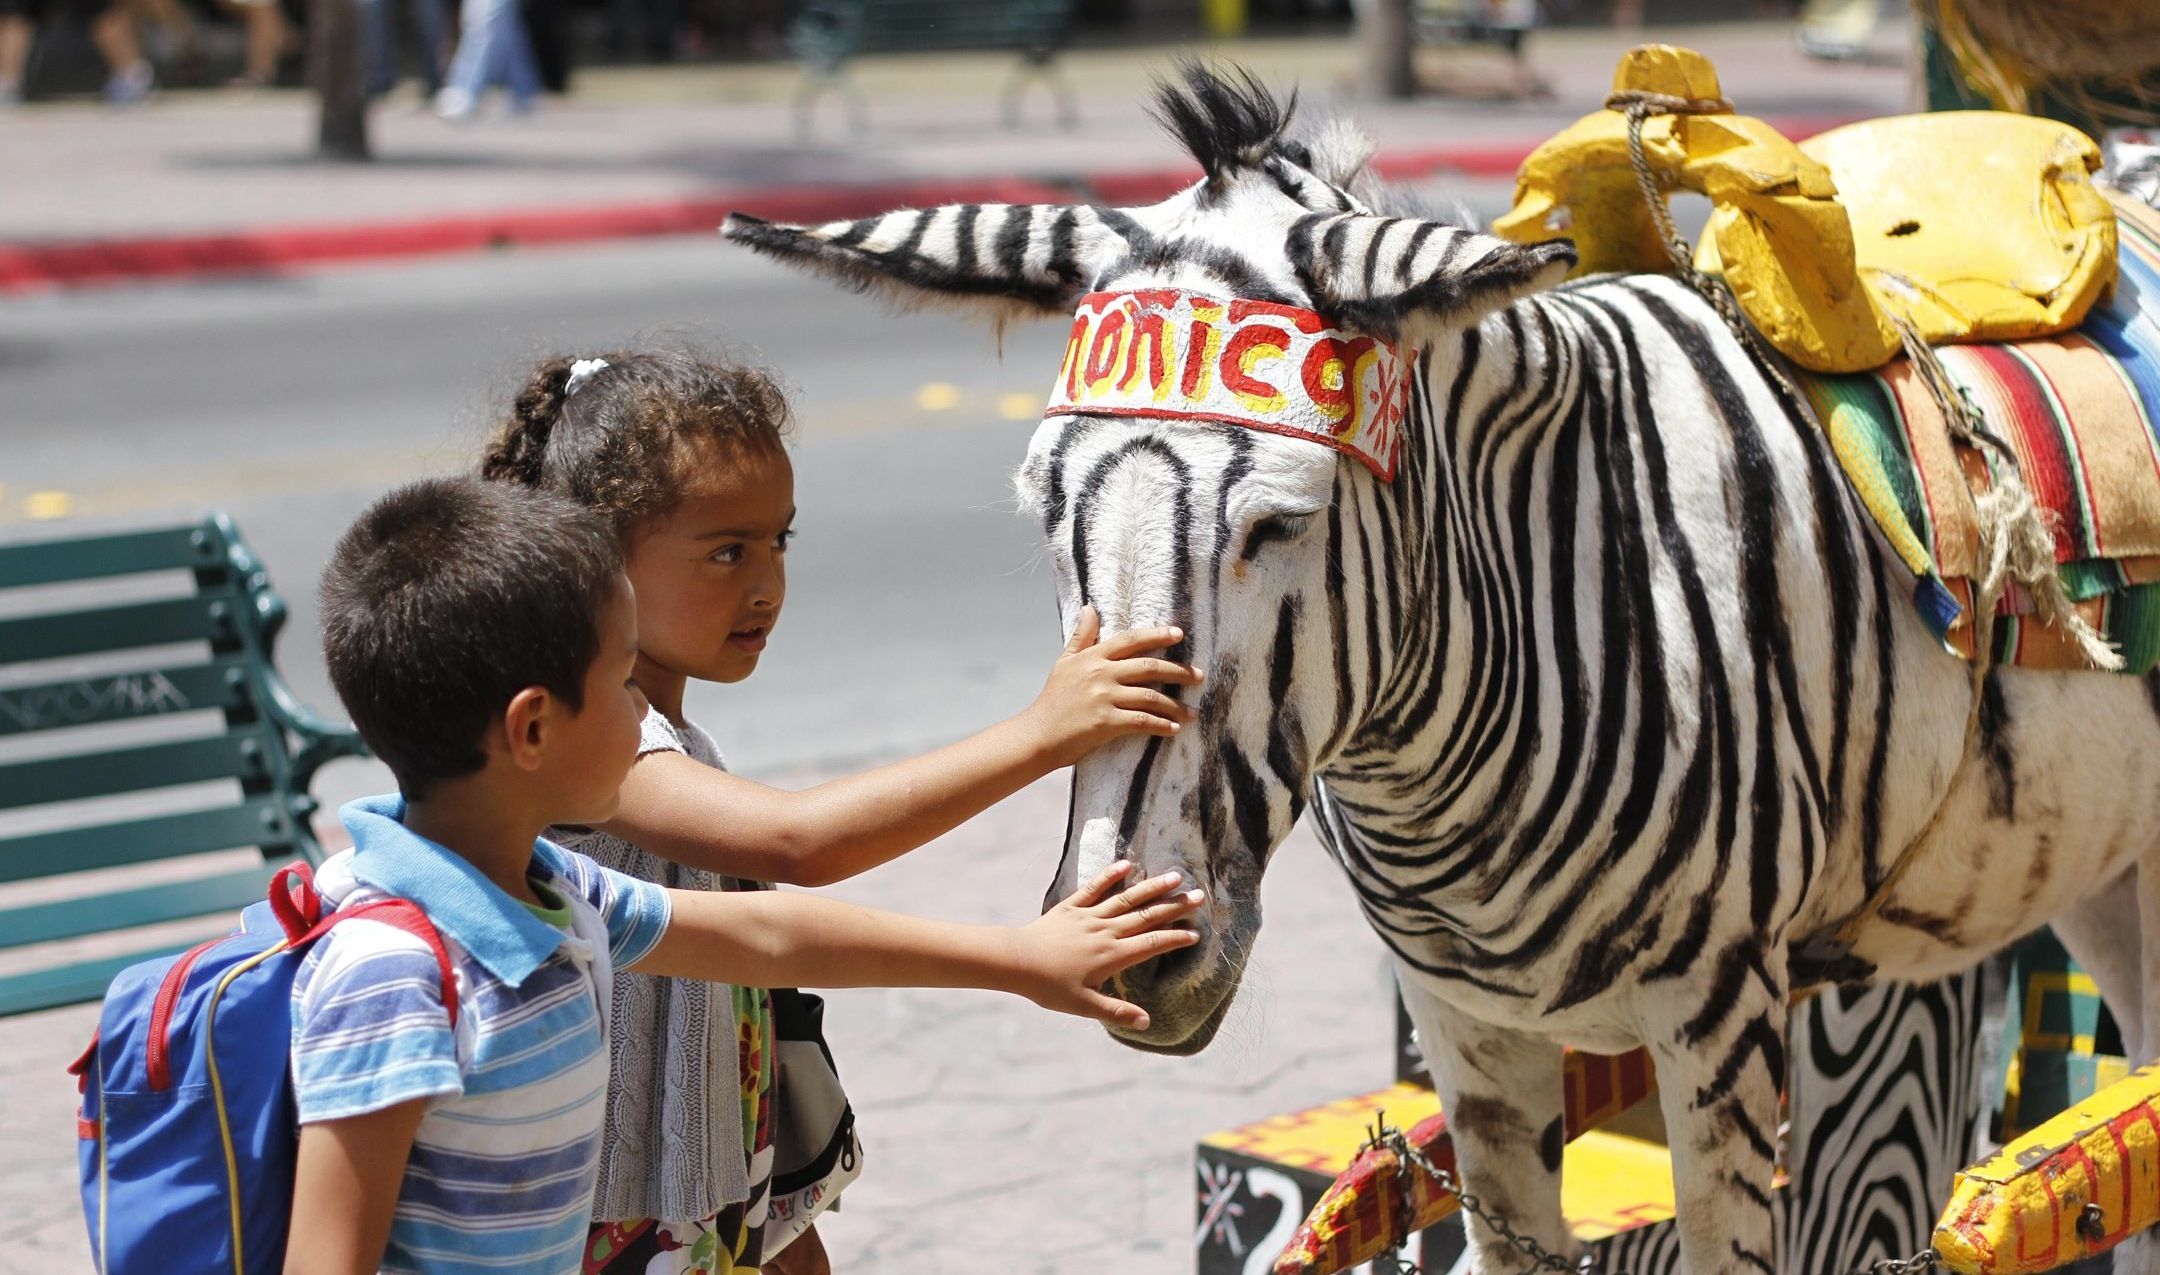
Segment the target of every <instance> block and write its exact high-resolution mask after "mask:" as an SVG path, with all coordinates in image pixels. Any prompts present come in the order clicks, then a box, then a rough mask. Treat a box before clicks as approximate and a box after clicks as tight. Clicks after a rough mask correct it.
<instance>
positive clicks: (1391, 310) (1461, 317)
mask: <svg viewBox="0 0 2160 1275" xmlns="http://www.w3.org/2000/svg"><path fill="white" fill-rule="evenodd" d="M1289 249H1290V262H1291V265H1292V266H1293V267H1294V268H1295V269H1296V270H1297V272H1298V277H1299V279H1300V280H1301V281H1302V282H1303V283H1304V284H1305V286H1306V288H1307V289H1308V290H1309V291H1310V292H1311V293H1312V296H1313V299H1314V301H1315V302H1316V303H1317V304H1318V306H1319V307H1320V309H1322V310H1323V311H1325V312H1326V313H1328V314H1329V315H1331V316H1333V317H1335V318H1337V319H1339V320H1340V321H1342V322H1343V323H1346V324H1348V325H1349V326H1350V327H1352V328H1354V329H1356V330H1357V331H1360V332H1367V333H1370V334H1372V335H1374V336H1379V337H1386V338H1388V339H1390V340H1393V339H1397V338H1401V337H1405V336H1407V337H1411V338H1413V339H1414V338H1415V337H1416V336H1417V335H1418V333H1419V331H1420V330H1421V329H1422V330H1424V331H1433V330H1436V329H1442V328H1450V327H1461V326H1464V325H1466V324H1471V323H1475V322H1477V321H1478V320H1479V319H1482V318H1484V317H1485V316H1486V315H1488V314H1492V313H1493V312H1495V311H1497V310H1501V309H1504V308H1506V307H1507V306H1509V305H1511V304H1513V303H1514V302H1515V301H1517V300H1519V299H1521V298H1523V297H1525V296H1528V295H1529V294H1531V293H1533V292H1537V291H1540V290H1542V289H1545V288H1549V287H1551V286H1552V285H1554V284H1556V283H1558V282H1560V281H1561V280H1562V279H1564V278H1566V277H1567V273H1568V271H1569V270H1571V269H1573V268H1574V266H1575V245H1573V244H1571V243H1568V242H1567V241H1566V240H1556V241H1554V242H1551V243H1541V244H1518V243H1510V242H1508V241H1507V240H1505V239H1499V238H1495V237H1494V236H1492V235H1484V234H1479V233H1477V232H1475V231H1470V230H1462V229H1458V228H1457V227H1454V226H1448V225H1443V224H1442V223H1440V222H1437V221H1420V220H1417V219H1414V218H1407V217H1377V216H1372V215H1369V214H1363V213H1329V214H1316V215H1314V216H1310V217H1304V218H1300V219H1299V220H1298V222H1297V223H1296V225H1294V226H1292V227H1291V230H1290V242H1289Z"/></svg>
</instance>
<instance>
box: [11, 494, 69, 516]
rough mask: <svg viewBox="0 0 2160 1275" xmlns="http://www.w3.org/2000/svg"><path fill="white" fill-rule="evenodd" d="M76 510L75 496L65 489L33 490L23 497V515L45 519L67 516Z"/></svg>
mask: <svg viewBox="0 0 2160 1275" xmlns="http://www.w3.org/2000/svg"><path fill="white" fill-rule="evenodd" d="M74 510H75V498H74V497H73V496H70V495H69V494H68V493H66V492H64V491H33V492H31V493H30V494H29V495H28V496H25V497H23V516H24V517H26V518H31V519H35V520H37V521H40V522H42V521H44V520H46V519H48V518H65V517H67V516H68V515H69V514H70V513H73V512H74Z"/></svg>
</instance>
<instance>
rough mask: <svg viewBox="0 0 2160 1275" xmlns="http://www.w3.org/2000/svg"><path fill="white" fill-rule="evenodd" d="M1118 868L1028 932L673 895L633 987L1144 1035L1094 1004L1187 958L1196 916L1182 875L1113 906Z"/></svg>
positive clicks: (1115, 1006)
mask: <svg viewBox="0 0 2160 1275" xmlns="http://www.w3.org/2000/svg"><path fill="white" fill-rule="evenodd" d="M1131 871H1132V864H1131V862H1130V861H1122V860H1121V861H1120V862H1117V863H1113V864H1111V865H1110V866H1109V867H1108V868H1105V869H1103V871H1101V872H1099V873H1097V874H1096V876H1095V878H1094V880H1092V881H1089V882H1088V883H1087V884H1086V885H1085V886H1083V887H1081V889H1080V890H1079V891H1078V892H1076V893H1075V894H1074V895H1073V896H1072V897H1071V898H1069V899H1066V900H1065V901H1064V902H1062V903H1059V904H1058V905H1057V906H1056V907H1053V908H1051V909H1050V910H1049V911H1048V912H1045V913H1043V914H1042V916H1040V917H1038V918H1037V919H1036V920H1034V921H1033V922H1031V923H1029V924H1028V925H1026V926H1024V927H1021V928H1018V929H1014V928H1008V927H1005V926H996V925H961V924H958V923H955V922H951V921H931V920H925V919H923V918H921V917H914V916H901V915H899V914H897V913H893V912H877V911H873V910H871V909H869V908H859V907H856V906H855V905H854V904H852V903H842V902H840V901H838V900H837V899H826V898H820V897H818V896H817V895H814V894H797V893H793V892H783V891H777V890H745V891H729V890H670V891H668V903H669V908H670V912H669V917H668V927H667V932H666V934H665V935H663V936H662V937H661V939H660V941H659V943H658V944H657V945H655V946H654V948H653V950H652V951H651V952H650V953H648V954H647V955H646V956H645V958H644V959H643V960H641V961H639V962H638V963H637V964H635V965H633V966H631V967H630V968H631V969H634V970H636V971H637V972H639V973H641V974H660V975H664V976H667V977H670V978H696V979H705V980H708V981H710V982H715V983H732V984H734V985H736V986H738V987H980V988H983V989H985V990H988V991H994V992H1011V993H1013V994H1015V995H1018V996H1025V997H1027V998H1028V999H1029V1000H1031V1001H1034V1002H1035V1003H1036V1004H1038V1005H1041V1006H1042V1007H1043V1008H1045V1009H1054V1010H1057V1011H1058V1012H1060V1013H1064V1014H1077V1015H1080V1016H1081V1017H1085V1018H1097V1019H1101V1020H1102V1021H1104V1022H1108V1023H1116V1024H1118V1025H1120V1026H1123V1027H1128V1028H1131V1029H1133V1030H1135V1031H1143V1030H1145V1029H1146V1028H1147V1023H1148V1018H1147V1014H1146V1012H1145V1011H1143V1010H1142V1009H1141V1008H1140V1007H1139V1006H1137V1005H1133V1004H1129V1003H1127V1002H1125V1001H1121V1000H1118V999H1117V998H1116V997H1113V996H1110V995H1108V994H1106V993H1105V992H1103V991H1102V986H1103V984H1104V983H1106V982H1107V981H1109V979H1110V978H1111V976H1112V975H1115V974H1118V973H1121V972H1123V971H1124V970H1127V969H1130V968H1131V967H1133V966H1135V965H1138V964H1139V963H1140V962H1142V961H1145V960H1149V959H1151V958H1153V957H1157V956H1161V955H1163V954H1164V953H1166V952H1174V951H1176V950H1178V949H1179V948H1181V947H1190V946H1192V944H1193V943H1195V942H1197V941H1198V938H1199V936H1198V935H1197V934H1195V933H1194V932H1193V931H1192V930H1189V929H1174V928H1170V927H1171V926H1172V925H1173V924H1174V923H1175V922H1177V921H1178V920H1180V919H1182V918H1184V917H1186V916H1189V915H1191V914H1192V912H1193V911H1194V910H1195V909H1196V908H1198V907H1199V906H1200V903H1201V894H1200V891H1198V890H1186V891H1182V892H1179V891H1178V890H1177V886H1178V874H1177V873H1175V872H1166V873H1163V874H1162V875H1161V876H1156V877H1150V878H1148V879H1147V880H1145V881H1142V882H1140V883H1138V884H1136V885H1134V886H1132V887H1130V888H1129V889H1126V890H1125V891H1123V892H1122V893H1116V894H1113V893H1112V891H1114V890H1116V889H1117V887H1118V886H1119V885H1120V884H1122V883H1123V882H1124V880H1125V879H1126V878H1127V877H1128V876H1130V875H1131Z"/></svg>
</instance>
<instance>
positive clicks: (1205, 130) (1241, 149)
mask: <svg viewBox="0 0 2160 1275" xmlns="http://www.w3.org/2000/svg"><path fill="white" fill-rule="evenodd" d="M1178 78H1179V79H1181V80H1183V81H1184V83H1183V84H1167V83H1166V84H1162V85H1159V86H1157V88H1156V90H1155V106H1154V109H1153V110H1152V111H1151V112H1150V114H1152V115H1154V117H1155V118H1156V119H1157V120H1159V121H1161V123H1162V125H1163V127H1164V128H1167V129H1169V130H1170V132H1171V133H1172V135H1174V136H1175V137H1176V138H1177V139H1178V140H1179V141H1181V142H1183V143H1184V144H1185V149H1186V150H1187V151H1188V152H1190V153H1191V155H1192V157H1193V158H1194V159H1195V160H1198V161H1199V163H1200V168H1201V171H1203V172H1205V173H1206V174H1207V175H1208V180H1209V181H1210V182H1213V181H1214V180H1215V179H1217V178H1220V177H1222V176H1224V175H1226V174H1227V173H1229V172H1231V171H1232V170H1234V169H1239V168H1251V167H1253V166H1255V165H1257V164H1259V163H1260V162H1261V161H1262V160H1264V159H1266V158H1267V156H1268V155H1269V153H1271V152H1273V151H1276V150H1278V149H1282V150H1284V152H1285V153H1286V154H1289V155H1290V156H1291V157H1292V158H1295V159H1300V160H1302V159H1303V158H1304V156H1303V154H1302V152H1303V151H1304V147H1302V146H1299V145H1298V144H1297V143H1295V142H1286V141H1285V140H1284V138H1283V132H1284V130H1285V129H1287V128H1289V127H1290V117H1291V116H1292V115H1294V114H1295V113H1296V112H1297V94H1296V93H1292V94H1291V95H1290V100H1289V101H1287V102H1281V101H1277V100H1276V98H1275V95H1274V94H1273V93H1270V92H1268V90H1267V86H1266V85H1264V84H1262V83H1261V82H1260V81H1259V79H1258V78H1257V77H1256V76H1254V75H1253V73H1252V72H1250V71H1248V70H1246V69H1245V68H1243V67H1236V68H1233V69H1232V70H1230V71H1228V72H1218V71H1215V70H1213V69H1211V68H1209V67H1205V66H1202V65H1200V64H1199V63H1198V62H1191V61H1187V62H1181V63H1179V64H1178Z"/></svg>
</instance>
